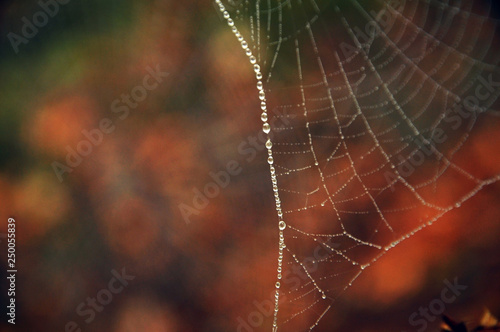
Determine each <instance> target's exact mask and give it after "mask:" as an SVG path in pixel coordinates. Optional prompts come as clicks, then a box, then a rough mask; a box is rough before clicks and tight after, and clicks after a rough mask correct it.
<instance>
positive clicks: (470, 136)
mask: <svg viewBox="0 0 500 332" xmlns="http://www.w3.org/2000/svg"><path fill="white" fill-rule="evenodd" d="M216 5H217V6H218V8H219V9H220V11H221V13H222V14H223V16H224V18H225V19H226V20H227V23H228V25H229V27H230V28H231V29H232V31H233V33H234V34H235V36H236V37H237V38H238V40H239V41H240V42H241V45H242V48H243V50H244V51H245V53H246V54H247V55H248V57H249V60H250V63H251V64H252V65H253V66H254V70H255V73H256V77H257V90H258V93H259V98H260V100H261V108H262V111H263V113H262V114H261V119H262V121H263V130H264V132H265V133H267V134H268V138H269V140H268V142H267V144H266V147H267V151H268V162H269V164H270V173H271V180H272V183H273V190H274V193H275V200H276V210H277V215H278V228H279V230H278V232H279V250H278V268H277V270H278V271H277V283H276V296H275V309H274V310H275V311H274V317H273V318H274V319H273V330H278V329H280V330H286V331H292V330H294V331H295V330H297V331H303V330H312V329H314V328H315V327H318V325H319V324H320V321H322V319H323V318H324V316H325V315H326V314H327V313H328V312H329V311H330V309H331V308H332V306H333V304H334V302H335V299H337V298H338V297H339V295H341V294H342V293H343V292H344V291H346V290H347V289H348V288H349V287H350V286H351V285H352V283H353V282H354V281H355V280H356V279H357V278H358V277H359V276H360V275H361V273H362V272H363V270H365V269H366V268H367V267H369V266H370V265H372V264H374V263H375V262H376V261H377V260H378V259H379V258H380V257H381V256H383V255H384V254H385V253H386V252H387V251H389V250H390V249H391V248H393V247H395V246H396V245H398V244H399V243H400V242H401V241H403V240H405V239H408V238H410V237H411V236H413V235H414V234H415V233H417V232H418V231H420V230H422V229H423V228H425V227H427V226H429V225H432V224H433V223H434V222H435V221H437V220H438V219H439V218H440V217H442V216H443V215H444V214H446V213H447V212H449V211H451V210H453V209H456V208H459V207H460V206H461V204H462V203H464V202H465V201H467V200H468V199H470V198H471V197H473V196H474V195H476V194H477V192H478V191H480V190H481V189H482V188H483V187H485V186H487V185H489V184H492V183H494V182H496V181H498V180H499V179H500V176H499V174H500V169H499V168H498V167H497V168H495V169H491V168H488V169H485V168H481V167H479V166H478V165H477V164H476V163H475V162H474V159H473V158H474V156H473V151H474V146H475V145H474V144H475V142H477V139H478V138H477V136H478V135H479V134H480V133H482V132H483V130H486V129H487V128H491V126H496V125H498V114H497V113H496V111H494V110H493V109H494V107H495V102H496V100H497V97H498V95H499V94H500V89H499V88H498V86H499V84H496V82H500V73H499V68H498V61H499V58H498V55H499V54H500V53H498V52H495V49H496V46H497V45H496V43H497V40H496V31H495V30H496V29H497V23H498V21H497V19H496V18H495V17H494V13H493V9H492V4H491V3H489V2H479V1H477V2H474V1H465V0H464V1H451V0H449V1H435V0H425V1H423V0H422V1H418V0H406V1H403V0H400V1H390V2H384V1H360V0H349V1H319V0H289V1H272V0H257V1H248V0H243V1H224V2H221V1H219V0H216ZM276 111H279V112H276ZM274 114H281V115H278V116H276V115H274ZM492 144H494V143H492ZM497 166H498V165H497ZM450 186H453V189H450ZM324 325H325V326H326V325H327V324H324Z"/></svg>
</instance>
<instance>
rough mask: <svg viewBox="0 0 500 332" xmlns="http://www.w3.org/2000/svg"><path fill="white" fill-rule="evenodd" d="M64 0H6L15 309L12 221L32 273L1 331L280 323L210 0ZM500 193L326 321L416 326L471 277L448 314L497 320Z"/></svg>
mask: <svg viewBox="0 0 500 332" xmlns="http://www.w3.org/2000/svg"><path fill="white" fill-rule="evenodd" d="M49 2H50V1H47V3H49ZM63 2H64V1H60V2H59V3H58V4H59V6H58V7H50V8H52V9H49V10H51V11H52V12H53V13H54V14H53V17H49V18H48V19H47V22H46V23H43V21H44V18H43V15H39V16H40V17H39V18H37V19H39V20H40V24H39V25H40V27H38V28H37V27H35V29H31V30H30V28H29V27H25V26H26V21H25V20H23V17H26V18H28V21H32V20H33V19H34V15H36V14H37V13H39V12H40V11H41V8H42V7H41V5H40V3H38V2H36V1H15V2H14V1H3V2H2V3H1V6H0V17H1V27H0V29H1V44H0V78H1V79H0V216H1V222H0V233H1V234H0V236H2V237H0V241H1V242H0V248H1V250H2V253H1V254H0V265H1V266H0V267H1V271H0V277H1V279H2V283H1V286H2V287H1V293H0V304H1V306H2V307H3V308H5V307H6V306H7V304H8V301H9V297H8V296H7V288H8V284H7V282H6V276H7V272H6V270H7V257H6V253H7V245H6V237H5V235H6V234H7V218H9V217H13V218H15V220H16V265H17V269H18V274H17V279H16V325H15V326H12V325H11V324H8V323H7V316H6V315H3V317H2V319H1V320H0V321H1V322H0V330H1V331H73V330H74V331H77V328H81V330H82V331H117V332H118V331H130V332H135V331H158V332H164V331H253V330H255V331H260V330H266V331H269V330H270V326H271V324H272V315H269V312H268V311H269V309H268V303H269V301H271V300H272V292H273V290H274V281H275V277H276V272H275V271H276V256H277V252H276V247H277V238H278V234H277V228H276V225H275V220H276V216H275V210H274V199H273V195H272V190H271V183H270V181H269V171H268V165H267V162H266V158H267V157H266V151H264V148H263V146H262V144H260V143H255V142H256V137H257V135H258V134H259V133H260V126H261V121H260V107H259V104H260V102H259V100H258V96H257V93H256V89H255V76H254V73H253V70H252V68H251V67H250V65H249V64H248V59H247V57H246V56H245V55H244V53H243V51H242V50H241V47H240V46H239V43H238V42H237V41H236V39H235V38H234V36H233V34H232V33H231V31H230V29H228V28H227V24H226V23H225V22H224V20H223V18H222V17H221V15H220V14H219V12H218V10H216V8H215V7H214V5H213V3H212V2H211V1H190V0H187V1H154V0H150V1H147V0H144V1H132V0H121V1H117V0H106V1H97V0H88V1H85V2H82V1H77V0H70V1H67V2H66V3H65V4H63ZM42 3H45V2H43V1H42ZM45 17H47V15H46V16H45ZM23 29H24V30H25V31H24V32H25V33H24V34H23ZM10 33H14V34H15V35H13V34H10ZM26 35H29V36H30V37H26ZM290 57H293V54H291V55H290ZM127 96H129V97H127ZM130 96H132V99H130ZM484 133H485V134H484V135H483V136H482V137H480V138H479V139H478V140H475V141H474V144H475V146H476V150H475V151H479V152H478V155H477V158H478V159H477V160H480V161H481V163H482V164H487V165H493V166H491V168H492V169H493V168H495V169H497V170H498V165H499V164H500V160H499V155H498V150H488V149H484V150H481V146H482V145H481V139H482V140H484V141H489V142H491V141H492V140H493V141H496V140H498V127H493V128H491V129H489V130H488V131H486V130H485V131H484ZM85 142H86V143H85ZM89 142H90V143H89ZM252 142H254V143H252ZM245 149H246V150H247V151H248V150H249V149H250V150H252V149H253V152H247V153H241V151H242V150H245ZM231 172H232V173H231ZM221 174H229V175H230V176H227V177H226V175H221ZM214 178H217V179H218V180H219V181H221V183H222V185H219V186H218V187H213V188H212V189H209V192H210V190H213V193H212V197H208V198H207V197H205V198H201V197H200V196H202V195H200V194H199V192H201V191H203V190H204V189H205V188H206V185H207V184H208V183H210V182H215V180H214ZM499 193H500V186H499V185H498V184H494V185H492V186H488V187H486V188H485V189H484V190H482V191H481V192H479V193H478V194H477V195H476V196H475V197H473V198H472V199H471V200H470V201H468V202H467V203H465V204H464V205H463V206H462V207H461V208H460V209H458V210H455V211H453V212H451V213H449V214H447V215H446V216H445V217H444V218H442V219H443V220H441V221H440V222H438V223H436V224H435V225H433V226H432V227H429V228H428V229H425V230H424V231H422V232H420V234H418V235H416V236H414V237H413V238H412V239H410V240H408V241H406V242H405V243H403V244H401V246H399V247H398V248H396V249H394V250H392V251H391V252H389V253H388V254H387V255H385V256H384V257H383V258H382V259H381V260H380V261H379V262H378V264H375V265H374V266H373V267H372V268H371V269H370V270H368V271H366V272H365V273H364V274H363V275H362V277H360V279H359V280H358V282H357V283H356V284H354V285H353V287H352V288H350V289H349V290H348V292H346V293H345V294H344V295H343V296H342V297H341V298H340V299H339V300H338V301H337V302H336V308H335V309H334V314H333V315H332V316H331V317H326V318H325V320H326V321H325V322H324V323H325V324H326V326H327V327H323V329H321V330H324V331H329V330H330V327H328V326H332V327H331V329H333V326H334V327H335V331H416V330H417V329H416V328H415V327H414V326H412V325H410V324H409V322H408V319H409V317H410V315H411V314H412V313H414V312H416V311H417V310H418V309H419V307H421V306H424V307H427V306H428V305H429V303H430V302H431V301H432V300H433V299H435V298H438V297H439V296H440V294H441V290H442V289H443V287H444V285H445V284H444V283H443V280H445V279H448V280H453V279H455V278H456V277H457V278H458V280H459V283H460V284H463V285H467V290H466V291H464V292H463V294H462V295H460V296H459V297H457V300H456V301H454V302H453V303H450V304H446V311H445V313H446V314H448V315H450V316H451V317H454V318H456V319H457V320H466V321H468V322H470V324H472V325H473V324H474V322H476V321H477V320H478V319H479V317H480V315H481V313H482V311H483V309H484V307H487V308H489V309H490V310H491V312H492V313H493V314H496V315H499V314H500V284H499V282H498V281H499V280H500V254H499V253H500V241H499V238H500V237H499V235H500V221H499V215H500V204H498V203H499V200H498V198H499ZM2 234H3V235H2ZM123 271H125V272H126V275H128V276H130V279H129V281H128V282H125V283H126V285H124V287H123V289H122V290H121V291H119V292H117V293H112V299H109V301H108V298H107V297H106V296H107V295H106V294H110V293H109V292H106V291H102V290H109V289H110V287H111V286H110V281H111V280H112V279H113V278H115V279H116V274H117V273H118V274H123ZM103 294H104V295H103ZM89 297H90V298H95V297H97V298H98V299H99V298H100V299H101V300H102V301H100V300H98V301H100V303H101V304H102V303H103V302H109V303H106V304H105V305H101V306H99V305H97V306H96V307H95V309H90V308H93V307H92V305H90V304H88V302H87V298H89ZM82 303H83V305H82ZM78 308H80V310H79V309H78ZM82 308H83V309H82ZM82 310H83V311H85V310H87V311H86V312H87V313H85V314H82ZM89 312H93V314H92V313H89ZM259 317H262V318H259ZM438 325H439V318H437V319H436V320H435V321H432V322H429V327H428V330H429V331H437V330H438V328H437V327H438ZM472 325H471V326H472ZM74 326H77V327H74Z"/></svg>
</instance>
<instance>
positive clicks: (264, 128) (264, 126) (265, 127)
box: [262, 122, 271, 134]
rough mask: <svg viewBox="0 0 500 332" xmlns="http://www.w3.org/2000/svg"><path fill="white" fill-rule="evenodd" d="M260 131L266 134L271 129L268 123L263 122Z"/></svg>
mask: <svg viewBox="0 0 500 332" xmlns="http://www.w3.org/2000/svg"><path fill="white" fill-rule="evenodd" d="M262 131H263V132H264V133H266V134H269V132H270V131H271V126H270V125H269V123H267V122H266V123H264V124H263V125H262Z"/></svg>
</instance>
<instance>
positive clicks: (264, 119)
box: [215, 0, 326, 332]
mask: <svg viewBox="0 0 500 332" xmlns="http://www.w3.org/2000/svg"><path fill="white" fill-rule="evenodd" d="M215 3H216V4H217V5H218V6H219V10H220V11H221V13H222V15H223V17H224V19H225V20H226V21H227V24H228V25H229V27H231V31H232V32H233V34H234V35H235V36H236V38H237V39H238V41H239V42H240V43H241V47H242V48H243V50H244V51H245V54H246V55H247V56H248V59H249V61H250V63H251V64H252V65H253V69H254V72H255V77H256V79H257V90H258V91H259V99H260V101H261V103H260V108H261V109H262V114H261V116H260V119H261V120H262V123H263V124H262V131H263V132H264V133H265V134H266V135H267V141H266V149H267V154H268V158H267V162H268V164H269V171H270V174H271V182H272V185H273V192H274V200H275V203H276V212H277V214H278V229H279V243H278V269H277V272H278V273H277V276H276V285H275V287H276V292H275V295H274V317H273V329H272V330H273V332H275V331H277V330H278V309H279V297H280V292H279V288H280V286H281V284H280V280H281V271H282V266H283V249H285V248H286V245H285V237H284V234H283V231H284V230H285V229H286V223H285V221H284V220H283V211H282V210H281V200H280V196H279V191H278V179H277V177H276V169H275V168H274V166H273V164H274V159H273V150H272V147H273V143H272V142H271V137H270V135H269V133H270V132H271V126H270V124H269V122H268V116H267V104H266V93H265V91H264V85H263V83H262V72H261V71H260V66H259V64H257V59H256V58H255V56H254V55H253V53H252V50H251V49H250V47H249V46H248V43H247V42H246V40H245V39H244V38H243V36H242V35H241V33H240V32H239V31H238V29H237V28H236V26H235V24H234V21H233V19H232V18H231V16H230V15H229V12H228V11H227V10H226V8H225V7H224V5H223V4H222V2H221V1H220V0H215ZM318 289H319V288H318ZM320 292H321V293H322V298H323V299H326V294H325V293H324V292H323V291H322V290H320Z"/></svg>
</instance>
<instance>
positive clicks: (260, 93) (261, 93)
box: [259, 90, 266, 101]
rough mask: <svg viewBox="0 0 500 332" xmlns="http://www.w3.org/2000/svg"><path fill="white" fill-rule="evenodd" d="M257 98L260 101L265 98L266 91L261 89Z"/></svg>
mask: <svg viewBox="0 0 500 332" xmlns="http://www.w3.org/2000/svg"><path fill="white" fill-rule="evenodd" d="M259 99H260V100H262V101H264V100H266V93H265V92H264V91H263V90H260V92H259Z"/></svg>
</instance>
